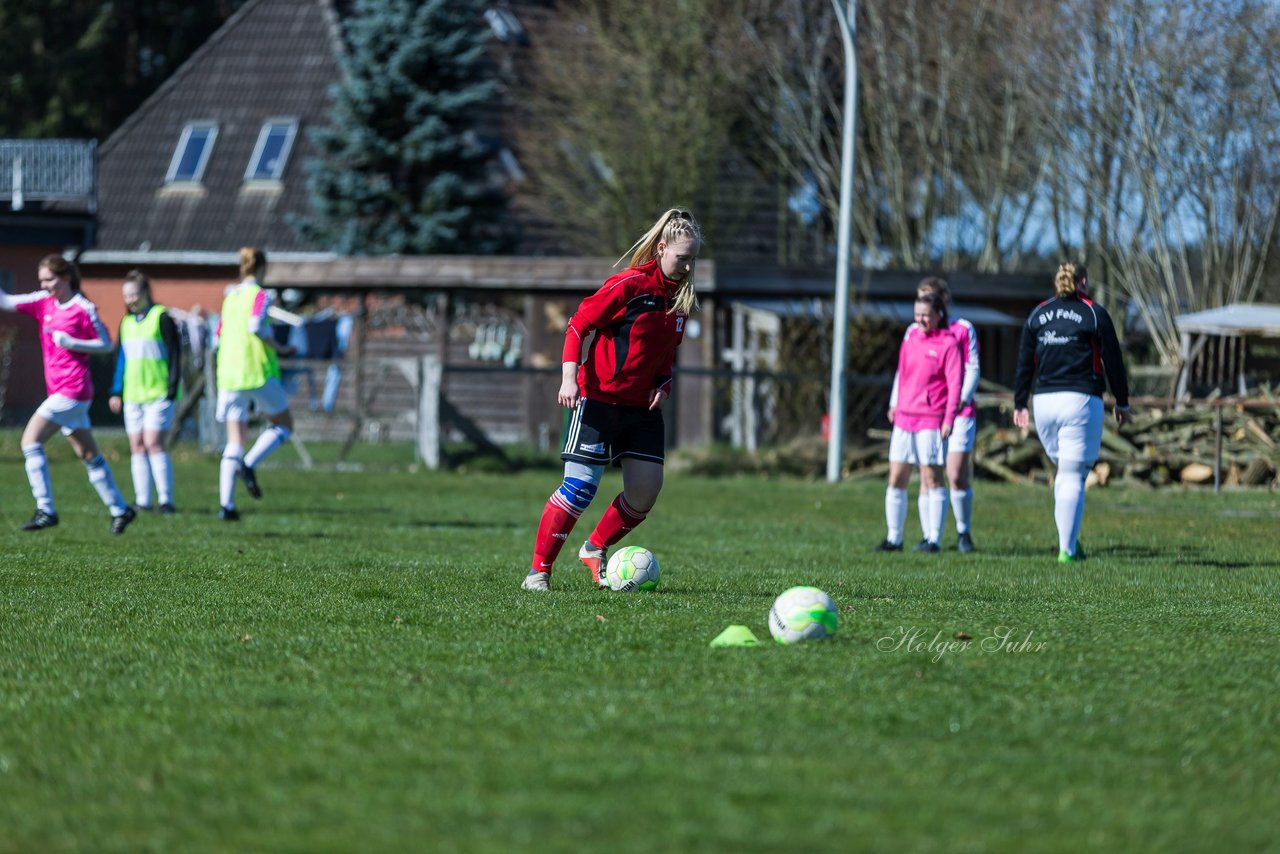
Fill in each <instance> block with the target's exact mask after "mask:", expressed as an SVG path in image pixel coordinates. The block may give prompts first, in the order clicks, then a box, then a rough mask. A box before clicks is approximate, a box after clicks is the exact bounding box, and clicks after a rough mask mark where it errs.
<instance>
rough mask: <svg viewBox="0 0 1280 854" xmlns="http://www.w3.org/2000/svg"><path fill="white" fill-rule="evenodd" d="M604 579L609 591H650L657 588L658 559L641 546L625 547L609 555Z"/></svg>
mask: <svg viewBox="0 0 1280 854" xmlns="http://www.w3.org/2000/svg"><path fill="white" fill-rule="evenodd" d="M605 577H606V578H607V579H608V580H609V589H610V590H617V591H619V592H622V591H626V590H652V589H653V588H655V587H657V586H658V559H657V558H656V557H654V556H653V552H651V551H649V550H648V549H646V548H642V547H641V546H625V547H623V548H620V549H618V550H617V551H616V552H614V553H613V554H611V555H609V565H608V566H607V567H606V568H605Z"/></svg>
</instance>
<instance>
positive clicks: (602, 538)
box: [590, 492, 648, 549]
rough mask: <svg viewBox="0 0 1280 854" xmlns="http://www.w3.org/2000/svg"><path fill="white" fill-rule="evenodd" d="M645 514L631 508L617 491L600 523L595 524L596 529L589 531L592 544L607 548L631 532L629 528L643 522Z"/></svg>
mask: <svg viewBox="0 0 1280 854" xmlns="http://www.w3.org/2000/svg"><path fill="white" fill-rule="evenodd" d="M647 515H648V514H646V513H638V512H636V511H635V510H633V509H632V508H631V505H630V504H628V503H627V500H626V499H625V498H623V497H622V493H621V492H619V493H618V497H617V498H615V499H613V503H612V504H610V505H609V509H608V510H606V511H604V516H603V517H602V518H601V519H600V524H598V525H596V529H595V530H594V531H592V532H591V537H590V539H591V542H592V544H593V545H597V546H600V547H601V548H606V549H607V548H609V547H610V546H612V545H613V544H614V543H616V542H618V540H621V539H622V538H623V537H625V536H626V535H627V534H629V533H631V529H632V528H634V527H635V526H636V525H639V524H640V523H641V522H643V521H644V520H645V516H647Z"/></svg>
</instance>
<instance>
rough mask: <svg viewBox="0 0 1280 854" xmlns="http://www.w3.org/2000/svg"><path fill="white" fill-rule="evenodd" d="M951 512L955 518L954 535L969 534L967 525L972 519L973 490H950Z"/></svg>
mask: <svg viewBox="0 0 1280 854" xmlns="http://www.w3.org/2000/svg"><path fill="white" fill-rule="evenodd" d="M951 512H952V513H954V514H955V517H956V533H957V534H967V533H969V523H970V522H971V521H972V519H973V490H972V489H953V490H951Z"/></svg>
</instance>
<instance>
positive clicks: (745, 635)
mask: <svg viewBox="0 0 1280 854" xmlns="http://www.w3.org/2000/svg"><path fill="white" fill-rule="evenodd" d="M711 645H712V646H759V645H760V641H758V640H756V636H755V635H753V634H751V629H749V628H747V627H746V626H729V628H727V629H725V630H724V631H723V632H721V633H720V634H718V635H716V636H715V639H714V640H712V641H711Z"/></svg>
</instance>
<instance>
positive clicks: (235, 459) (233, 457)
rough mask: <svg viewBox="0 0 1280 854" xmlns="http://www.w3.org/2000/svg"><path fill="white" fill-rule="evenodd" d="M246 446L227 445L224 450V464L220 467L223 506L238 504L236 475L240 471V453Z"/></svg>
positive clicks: (220, 491) (220, 494)
mask: <svg viewBox="0 0 1280 854" xmlns="http://www.w3.org/2000/svg"><path fill="white" fill-rule="evenodd" d="M243 453H244V448H242V447H240V446H239V445H227V447H226V448H225V449H223V451H222V465H221V466H220V467H219V468H218V502H219V503H220V504H221V505H222V506H223V507H235V506H236V475H238V474H239V473H240V455H241V454H243Z"/></svg>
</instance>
